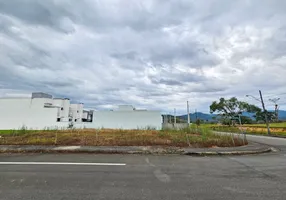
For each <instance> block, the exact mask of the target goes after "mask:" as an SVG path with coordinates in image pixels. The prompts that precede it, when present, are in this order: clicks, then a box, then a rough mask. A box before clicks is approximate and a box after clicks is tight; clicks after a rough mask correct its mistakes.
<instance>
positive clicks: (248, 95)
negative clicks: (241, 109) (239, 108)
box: [245, 94, 261, 102]
mask: <svg viewBox="0 0 286 200" xmlns="http://www.w3.org/2000/svg"><path fill="white" fill-rule="evenodd" d="M245 96H246V97H252V98H253V99H255V100H256V101H259V102H261V101H260V99H258V98H256V97H255V96H253V95H250V94H247V95H245Z"/></svg>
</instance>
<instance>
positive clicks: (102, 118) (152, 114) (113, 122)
mask: <svg viewBox="0 0 286 200" xmlns="http://www.w3.org/2000/svg"><path fill="white" fill-rule="evenodd" d="M91 127H93V128H110V129H147V128H154V129H161V128H162V116H161V113H160V111H148V110H136V109H135V108H133V107H132V106H129V105H123V106H119V107H118V109H117V110H111V111H110V110H109V111H96V112H94V113H93V123H92V124H91Z"/></svg>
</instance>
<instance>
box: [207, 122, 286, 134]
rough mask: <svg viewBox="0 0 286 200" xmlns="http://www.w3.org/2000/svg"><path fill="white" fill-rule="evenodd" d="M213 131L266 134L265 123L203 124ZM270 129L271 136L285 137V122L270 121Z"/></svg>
mask: <svg viewBox="0 0 286 200" xmlns="http://www.w3.org/2000/svg"><path fill="white" fill-rule="evenodd" d="M205 126H207V127H209V128H210V129H212V130H214V131H221V132H232V133H240V132H245V133H248V134H256V135H267V128H266V125H265V124H244V125H242V126H241V127H240V126H239V125H234V126H226V125H214V124H208V125H205ZM270 131H271V135H272V136H282V137H286V123H272V124H270Z"/></svg>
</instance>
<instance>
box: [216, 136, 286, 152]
mask: <svg viewBox="0 0 286 200" xmlns="http://www.w3.org/2000/svg"><path fill="white" fill-rule="evenodd" d="M217 133H219V134H232V133H226V132H217ZM235 135H241V134H235ZM241 136H242V135H241ZM246 139H247V140H248V141H251V142H257V143H261V144H266V145H269V146H272V147H275V148H277V149H279V150H282V151H286V138H278V137H268V136H259V135H246Z"/></svg>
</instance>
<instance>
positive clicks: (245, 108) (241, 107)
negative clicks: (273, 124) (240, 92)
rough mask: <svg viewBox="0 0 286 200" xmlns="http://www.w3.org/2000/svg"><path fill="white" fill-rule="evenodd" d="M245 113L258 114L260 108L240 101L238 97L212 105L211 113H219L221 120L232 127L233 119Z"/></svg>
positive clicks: (223, 99) (221, 99)
mask: <svg viewBox="0 0 286 200" xmlns="http://www.w3.org/2000/svg"><path fill="white" fill-rule="evenodd" d="M243 112H250V113H258V112H262V111H261V109H260V108H258V107H257V106H255V105H252V104H248V103H247V102H243V101H238V99H237V98H236V97H232V98H230V99H225V98H220V99H219V101H218V102H217V101H214V102H213V103H212V104H211V105H210V113H218V116H219V118H220V120H221V121H222V122H224V123H228V125H231V123H232V119H233V118H236V117H238V115H240V114H242V113H243Z"/></svg>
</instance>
